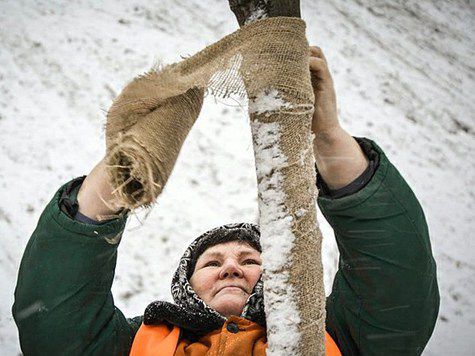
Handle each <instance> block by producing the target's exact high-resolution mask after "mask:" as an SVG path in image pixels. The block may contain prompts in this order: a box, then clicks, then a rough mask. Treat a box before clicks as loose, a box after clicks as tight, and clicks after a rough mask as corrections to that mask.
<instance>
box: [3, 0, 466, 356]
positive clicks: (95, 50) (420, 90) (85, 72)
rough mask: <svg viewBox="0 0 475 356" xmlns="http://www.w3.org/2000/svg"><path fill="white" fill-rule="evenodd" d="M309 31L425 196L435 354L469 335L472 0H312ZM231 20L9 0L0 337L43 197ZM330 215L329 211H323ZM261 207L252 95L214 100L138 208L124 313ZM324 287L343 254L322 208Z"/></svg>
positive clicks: (196, 5)
mask: <svg viewBox="0 0 475 356" xmlns="http://www.w3.org/2000/svg"><path fill="white" fill-rule="evenodd" d="M302 14H303V18H304V19H305V20H306V21H307V26H308V29H307V35H308V38H309V42H310V43H311V44H313V45H319V46H320V47H322V48H323V51H324V53H325V54H326V56H327V59H328V61H329V65H330V68H331V71H332V73H333V75H334V80H335V85H336V91H337V97H338V105H339V113H340V120H341V122H342V124H343V126H344V127H345V128H346V129H347V130H348V131H349V132H350V133H351V134H353V135H355V136H367V137H370V138H372V139H374V140H375V141H376V142H378V143H379V145H380V146H381V147H382V148H383V149H384V150H385V151H386V153H387V155H388V157H389V158H390V160H391V161H392V162H393V163H394V164H395V165H396V166H397V167H398V168H399V170H400V171H401V173H402V174H403V176H404V177H405V178H406V179H407V181H408V182H409V184H410V185H411V187H412V188H413V190H414V191H415V193H416V195H417V196H418V198H419V199H420V201H421V203H422V206H423V207H424V210H425V213H426V216H427V219H428V222H429V229H430V232H431V237H432V246H433V250H434V254H435V258H436V260H437V263H438V274H439V283H440V291H441V295H442V303H441V309H440V315H439V320H438V323H437V326H436V329H435V331H434V335H433V337H432V339H431V341H430V342H429V345H428V347H427V349H426V351H425V353H424V354H425V355H446V354H450V355H473V352H474V351H473V350H474V348H475V340H474V338H473V335H475V307H474V304H475V296H474V295H475V262H474V257H475V252H474V249H475V242H474V239H473V231H472V229H473V228H474V227H475V226H474V225H475V224H474V221H475V213H474V212H475V206H474V204H475V199H474V195H475V192H474V189H473V186H474V185H475V169H474V166H475V160H474V158H473V157H474V154H475V140H474V135H475V120H474V111H475V110H474V109H475V100H474V99H475V98H474V93H475V84H474V83H475V80H474V75H475V70H474V67H475V63H474V59H473V58H475V43H474V42H475V39H474V38H475V36H474V35H475V4H474V2H473V1H471V0H465V1H462V0H457V1H454V0H452V1H429V0H424V1H416V0H413V1H403V0H398V1H393V0H386V1H376V0H371V1H370V0H366V1H360V0H346V1H345V0H338V1H331V2H328V1H323V0H320V1H314V0H313V1H311V0H302ZM236 28H237V22H236V21H235V19H234V17H233V14H232V13H231V11H230V10H229V9H228V5H227V1H226V0H206V1H199V0H187V1H176V0H175V1H172V0H156V1H151V0H146V1H145V0H135V1H125V0H120V1H119V0H113V1H112V0H111V1H95V0H89V1H87V0H78V1H70V2H66V1H53V0H49V1H28V0H15V1H13V0H12V1H6V0H0V283H1V286H2V288H1V290H0V301H1V303H0V350H2V351H1V353H2V354H3V355H16V354H18V353H19V352H20V351H19V346H18V337H17V331H16V328H15V325H14V323H13V320H12V317H11V312H10V308H11V305H12V303H13V290H14V286H15V281H16V274H17V271H18V266H19V262H20V259H21V255H22V252H23V249H24V247H25V245H26V242H27V240H28V238H29V236H30V235H31V233H32V231H33V230H34V228H35V226H36V223H37V220H38V218H39V216H40V214H41V211H42V210H43V208H44V206H45V205H46V204H47V202H48V201H49V200H50V199H51V197H52V195H53V194H54V192H55V191H56V190H57V189H58V187H59V186H60V185H61V184H63V183H64V182H66V181H68V180H70V179H72V178H74V177H76V176H79V175H83V174H87V173H88V172H89V171H90V170H91V169H92V167H93V166H94V165H95V164H96V163H97V162H98V161H99V160H100V158H101V157H102V155H103V152H104V132H103V125H104V122H105V111H106V110H107V108H108V107H109V105H110V103H111V100H112V99H113V98H114V97H115V96H116V95H117V94H118V93H119V92H120V90H121V88H122V87H123V86H124V85H125V84H126V83H127V82H128V81H129V80H130V79H131V78H133V77H134V76H135V75H137V74H139V73H143V72H144V71H146V70H147V69H149V68H150V67H151V66H152V65H153V64H154V63H156V62H162V63H170V62H172V61H176V60H179V59H180V55H184V56H185V55H190V54H193V53H195V52H197V51H198V50H200V49H202V48H203V47H204V46H206V45H208V44H211V43H213V42H215V41H216V40H218V39H220V38H221V37H223V36H224V35H226V34H228V33H230V32H232V31H234V30H235V29H236ZM320 218H321V216H320ZM256 219H257V200H256V178H255V172H254V160H253V153H252V143H251V136H250V129H249V124H248V119H247V117H246V108H245V107H242V106H240V105H238V104H237V103H235V102H232V101H226V102H222V101H221V100H219V101H218V102H216V101H215V100H214V99H213V98H211V97H209V98H207V100H206V102H205V106H204V108H203V111H202V114H201V116H200V118H199V119H198V122H197V124H196V126H195V127H194V128H193V130H192V132H191V134H190V136H189V137H188V138H187V140H186V142H185V146H184V148H183V150H182V152H181V154H180V157H179V160H178V163H177V165H176V167H175V170H174V172H173V174H172V176H171V178H170V181H169V183H168V185H167V187H166V189H165V191H164V193H163V194H162V195H161V197H160V198H159V201H158V204H157V205H156V207H155V208H154V210H153V211H152V212H151V213H150V215H149V216H148V218H147V219H145V221H144V214H139V215H138V216H136V217H131V219H130V220H129V223H128V226H127V228H126V233H125V235H124V239H123V242H122V244H121V247H120V249H119V262H118V268H117V275H116V280H115V283H114V287H113V290H114V295H115V297H116V303H117V305H118V306H119V307H120V308H121V309H122V310H123V311H124V312H125V314H126V315H128V316H135V315H139V314H141V313H142V312H143V310H144V308H145V306H146V305H147V304H148V302H150V301H152V300H155V299H160V298H161V299H170V293H169V282H170V279H171V274H172V272H173V271H174V269H175V266H176V264H177V262H178V259H179V257H180V256H181V254H182V252H183V251H184V249H185V248H186V246H187V245H188V243H189V242H190V241H191V240H192V239H193V238H194V237H195V236H197V235H198V234H200V233H202V232H204V231H205V230H208V229H210V228H212V227H215V226H217V225H221V224H224V223H228V222H239V221H252V222H256ZM321 223H322V229H323V232H324V245H325V251H324V262H325V265H326V282H327V288H328V285H329V283H330V281H331V279H332V276H333V274H334V272H335V266H336V258H337V251H336V248H335V244H334V241H333V234H332V231H331V228H330V227H329V226H328V225H327V224H326V222H325V221H324V220H323V219H322V221H321Z"/></svg>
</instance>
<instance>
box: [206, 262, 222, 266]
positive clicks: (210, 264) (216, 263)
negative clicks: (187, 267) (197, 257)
mask: <svg viewBox="0 0 475 356" xmlns="http://www.w3.org/2000/svg"><path fill="white" fill-rule="evenodd" d="M204 267H219V263H218V261H209V262H207V263H206V264H205V265H204Z"/></svg>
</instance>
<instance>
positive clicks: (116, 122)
mask: <svg viewBox="0 0 475 356" xmlns="http://www.w3.org/2000/svg"><path fill="white" fill-rule="evenodd" d="M308 53H309V49H308V43H307V40H306V37H305V23H304V21H302V20H301V19H298V18H286V17H277V18H269V19H265V20H260V21H257V22H254V23H252V24H249V25H247V26H244V27H243V28H241V29H240V30H238V31H236V32H234V33H232V34H230V35H228V36H226V37H224V38H223V39H221V40H220V41H218V42H216V43H215V44H212V45H210V46H208V47H207V48H205V49H204V50H202V51H201V52H199V53H197V54H196V55H194V56H192V57H190V58H187V59H185V60H183V61H181V62H179V63H175V64H172V65H169V66H167V67H165V68H163V69H162V70H160V71H155V70H153V71H150V72H149V73H147V74H145V75H143V76H141V77H138V78H136V79H135V80H134V81H132V82H131V83H130V84H129V85H128V86H127V87H126V88H125V89H124V90H123V92H122V93H121V94H120V96H119V97H118V98H117V99H116V100H115V101H114V104H113V105H112V107H111V109H110V111H109V113H108V120H107V125H106V143H107V153H108V164H109V169H110V170H109V174H110V177H111V180H112V183H113V185H114V186H115V188H116V191H117V196H118V197H119V198H120V200H121V203H122V205H123V206H126V207H128V208H136V207H139V206H143V205H149V204H152V203H153V202H154V200H155V199H156V197H157V196H158V194H160V192H161V190H162V189H163V187H164V185H165V184H166V182H167V179H168V177H169V175H170V173H171V171H172V169H173V166H174V164H175V161H176V158H177V156H178V153H179V151H180V148H181V146H182V144H183V142H184V140H185V138H186V136H187V134H188V132H189V130H190V129H191V127H192V125H193V123H194V122H195V120H196V118H197V117H198V115H199V112H200V109H201V105H202V102H203V95H204V93H205V92H208V93H212V94H214V95H218V96H221V97H227V96H229V95H231V94H235V95H239V96H242V97H245V96H246V95H247V96H248V98H249V99H250V100H251V101H253V100H257V99H258V98H259V97H260V96H262V95H263V93H266V92H269V90H273V91H275V92H276V93H278V95H279V97H280V98H281V99H282V100H283V101H285V102H286V103H288V105H287V106H285V107H274V108H270V109H267V110H265V111H264V112H262V111H261V112H251V113H250V114H251V121H252V125H251V128H252V132H253V141H254V147H255V153H256V165H258V166H257V167H256V169H257V172H258V181H259V209H260V211H261V214H262V212H263V211H264V210H265V211H273V210H274V209H280V211H281V212H282V214H281V216H277V217H275V218H271V219H263V218H262V216H261V219H260V225H261V233H262V236H261V241H262V244H263V248H264V250H265V248H266V247H265V246H269V247H271V246H272V244H273V242H274V241H276V240H278V239H279V236H278V235H279V232H278V231H277V232H276V230H275V229H273V226H274V227H275V226H278V225H276V224H274V223H278V222H279V221H278V220H279V219H280V220H282V219H284V220H282V221H287V222H289V224H288V225H289V231H287V232H286V233H287V237H288V236H289V234H290V236H292V241H291V244H290V245H289V246H290V247H289V248H287V251H280V253H281V254H282V256H283V257H285V261H284V263H283V264H282V266H281V267H279V268H278V269H277V270H276V269H275V268H274V269H273V268H272V267H269V268H266V261H265V260H264V280H265V288H266V290H265V292H264V296H265V300H266V313H267V315H268V321H269V320H272V318H269V316H271V315H273V314H278V313H280V312H281V311H280V310H279V309H280V308H283V307H285V300H286V299H287V300H288V299H289V298H292V299H295V300H293V301H292V302H293V303H294V304H295V305H296V306H297V310H296V311H295V312H296V313H297V314H298V325H297V326H295V325H289V328H287V329H288V330H291V329H292V328H296V330H298V333H297V335H296V340H297V341H296V343H292V342H289V340H285V339H283V338H282V335H281V334H280V332H279V330H285V329H286V325H285V323H286V322H287V323H295V321H293V320H294V319H292V320H285V319H282V320H279V319H278V318H277V319H276V320H279V322H281V323H284V325H280V326H279V327H278V328H277V329H276V328H274V326H273V324H272V322H270V323H268V339H269V349H268V353H269V354H286V355H290V354H292V355H294V354H300V355H324V353H325V349H324V319H325V296H324V290H323V272H322V264H321V252H320V248H321V234H320V231H319V229H318V225H317V220H316V211H315V209H316V206H315V199H316V194H317V190H316V186H315V170H314V157H313V149H312V137H311V134H310V132H311V118H312V109H313V101H314V96H313V90H312V86H311V81H310V73H309V64H308V57H309V54H308ZM260 124H262V125H264V126H265V125H266V124H275V125H274V126H273V127H274V128H276V130H277V131H278V132H277V134H278V140H276V141H275V142H272V144H271V145H272V146H275V147H273V148H275V150H277V151H278V152H279V157H276V160H275V166H274V167H272V169H270V170H268V169H264V170H262V169H260V168H259V165H260V164H261V163H262V160H261V159H260V158H259V157H258V151H259V150H262V149H263V148H262V147H259V145H260V144H261V143H260V142H259V138H258V136H259V134H262V132H261V133H259V132H258V131H259V129H262V127H263V126H262V125H260ZM268 148H270V149H273V148H272V147H265V149H268ZM271 161H272V160H271ZM266 164H272V163H269V162H267V163H266ZM262 172H264V173H262ZM266 182H267V183H268V184H261V183H266ZM273 182H277V183H276V184H274V183H273ZM261 189H268V191H267V193H268V194H267V196H269V193H271V195H270V196H271V197H272V196H273V195H272V194H274V193H276V196H280V197H283V198H281V199H280V200H279V199H270V200H269V199H267V200H265V199H263V196H264V195H265V194H263V192H262V191H261ZM269 189H270V190H269ZM274 191H275V192H274ZM273 204H274V205H275V206H272V205H273ZM263 256H265V254H263ZM282 285H288V286H290V287H291V290H292V293H291V294H290V295H280V294H282V293H281V292H282V290H284V289H282ZM276 296H277V297H276Z"/></svg>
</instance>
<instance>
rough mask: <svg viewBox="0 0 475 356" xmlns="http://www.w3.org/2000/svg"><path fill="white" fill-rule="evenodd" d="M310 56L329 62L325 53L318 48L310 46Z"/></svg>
mask: <svg viewBox="0 0 475 356" xmlns="http://www.w3.org/2000/svg"><path fill="white" fill-rule="evenodd" d="M309 49H310V56H311V57H318V58H321V59H323V60H324V61H325V62H326V61H327V59H326V57H325V55H324V54H323V51H322V49H321V48H320V47H318V46H310V47H309Z"/></svg>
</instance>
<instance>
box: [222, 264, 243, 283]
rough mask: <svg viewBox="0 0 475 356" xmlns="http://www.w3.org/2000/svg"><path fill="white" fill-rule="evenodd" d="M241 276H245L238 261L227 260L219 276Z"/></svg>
mask: <svg viewBox="0 0 475 356" xmlns="http://www.w3.org/2000/svg"><path fill="white" fill-rule="evenodd" d="M231 276H232V277H236V278H241V277H242V276H243V272H242V269H241V268H240V267H239V265H238V264H237V263H236V261H226V262H225V263H224V265H223V267H222V268H221V271H220V273H219V278H221V279H223V278H228V277H231Z"/></svg>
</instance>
